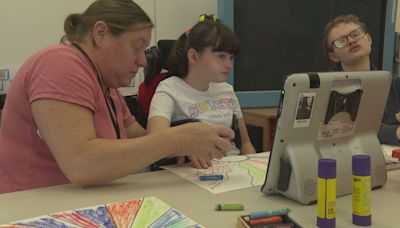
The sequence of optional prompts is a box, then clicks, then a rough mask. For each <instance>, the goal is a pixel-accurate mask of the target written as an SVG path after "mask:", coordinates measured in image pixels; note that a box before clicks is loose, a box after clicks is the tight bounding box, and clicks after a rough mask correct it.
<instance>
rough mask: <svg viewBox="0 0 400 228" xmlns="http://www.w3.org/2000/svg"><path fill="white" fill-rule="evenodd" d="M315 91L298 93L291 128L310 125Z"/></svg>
mask: <svg viewBox="0 0 400 228" xmlns="http://www.w3.org/2000/svg"><path fill="white" fill-rule="evenodd" d="M314 100H315V93H300V94H299V99H298V101H297V108H296V115H295V119H294V123H293V128H299V127H308V126H310V120H311V114H312V110H313V104H314Z"/></svg>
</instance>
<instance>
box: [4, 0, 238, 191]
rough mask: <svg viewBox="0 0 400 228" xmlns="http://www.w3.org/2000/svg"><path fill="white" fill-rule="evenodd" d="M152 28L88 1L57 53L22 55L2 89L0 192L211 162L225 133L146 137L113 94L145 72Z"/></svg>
mask: <svg viewBox="0 0 400 228" xmlns="http://www.w3.org/2000/svg"><path fill="white" fill-rule="evenodd" d="M152 28H153V24H152V22H151V20H150V18H149V17H148V16H147V15H146V13H145V12H144V11H143V10H142V9H141V8H140V7H139V6H138V5H137V4H135V3H134V2H133V1H131V0H97V1H95V2H93V3H92V4H91V5H90V6H89V7H88V9H87V10H86V11H85V12H84V13H82V14H71V15H69V16H68V17H67V18H66V20H65V22H64V30H65V35H64V37H63V38H62V44H60V45H54V46H51V47H48V48H46V49H44V50H41V51H39V52H38V53H36V54H34V55H33V56H31V57H30V58H29V59H28V60H27V61H26V62H25V63H24V64H23V65H22V66H21V68H20V69H19V71H18V73H17V74H16V76H15V78H14V80H13V82H12V85H11V87H10V89H9V92H8V95H7V99H6V103H5V106H4V109H3V113H2V117H1V118H2V119H1V125H0V126H1V130H0V183H1V184H0V193H5V192H12V191H18V190H25V189H32V188H38V187H44V186H50V185H58V184H65V183H73V184H78V185H93V184H98V183H103V182H108V181H112V180H115V179H118V178H120V177H123V176H126V175H129V174H131V173H133V172H135V171H136V170H139V169H141V168H143V167H146V166H147V165H149V164H151V163H153V162H155V161H157V160H160V159H161V158H163V157H167V156H176V155H196V156H198V157H201V158H203V159H204V160H208V161H209V160H211V159H212V158H220V157H222V156H223V153H224V152H225V151H228V150H230V149H231V144H230V142H229V139H231V138H233V132H232V131H231V130H230V129H229V128H227V127H210V126H209V125H207V124H202V123H190V124H185V125H182V126H179V127H173V128H170V129H167V130H165V131H160V132H157V133H155V134H151V135H145V130H144V129H143V128H142V127H141V126H140V125H139V124H138V123H137V122H136V121H135V118H134V117H133V116H132V115H131V114H130V112H129V109H128V107H127V105H126V104H125V102H124V99H123V97H122V96H121V95H120V94H119V92H118V90H117V89H118V88H119V87H122V86H127V85H129V84H130V83H131V81H132V79H133V78H134V77H135V75H136V73H137V71H138V69H139V67H142V66H144V65H146V59H145V55H144V50H145V48H146V47H147V46H148V45H149V42H150V39H151V30H152Z"/></svg>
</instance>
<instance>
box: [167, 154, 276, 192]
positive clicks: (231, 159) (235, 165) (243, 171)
mask: <svg viewBox="0 0 400 228" xmlns="http://www.w3.org/2000/svg"><path fill="white" fill-rule="evenodd" d="M268 158H269V152H264V153H257V154H251V155H237V156H227V157H224V158H222V159H220V160H213V161H212V167H210V168H208V169H195V168H192V167H190V164H189V163H188V164H186V165H185V166H178V165H169V166H163V167H162V168H163V169H166V170H169V171H170V172H173V173H175V174H176V175H178V176H181V177H183V178H185V179H187V180H189V181H190V182H192V183H195V184H197V185H198V186H200V187H202V188H204V189H207V190H208V191H210V192H212V193H221V192H227V191H232V190H236V189H242V188H249V187H254V186H261V185H262V184H263V183H264V180H265V174H266V172H267V164H268ZM204 175H223V176H224V178H223V179H222V180H209V181H200V179H199V176H204Z"/></svg>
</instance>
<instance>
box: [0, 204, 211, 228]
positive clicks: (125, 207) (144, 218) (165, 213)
mask: <svg viewBox="0 0 400 228" xmlns="http://www.w3.org/2000/svg"><path fill="white" fill-rule="evenodd" d="M0 227H1V228H5V227H7V228H22V227H55V228H69V227H85V228H98V227H104V228H125V227H126V228H128V227H149V228H158V227H174V228H181V227H203V226H201V225H200V224H198V223H196V222H195V221H193V220H192V219H190V218H188V217H187V216H185V215H184V214H183V213H181V212H179V211H178V210H176V209H174V208H172V207H171V206H170V205H168V204H166V203H164V202H163V201H161V200H160V199H158V198H156V197H147V198H141V199H133V200H128V201H123V202H116V203H109V204H104V205H97V206H93V207H88V208H80V209H75V210H71V211H63V212H56V213H52V214H49V215H44V216H40V217H35V218H30V219H25V220H20V221H16V222H12V223H10V224H4V225H0Z"/></svg>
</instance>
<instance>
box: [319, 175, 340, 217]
mask: <svg viewBox="0 0 400 228" xmlns="http://www.w3.org/2000/svg"><path fill="white" fill-rule="evenodd" d="M317 216H318V217H320V218H327V219H334V218H335V217H336V179H324V178H320V177H318V211H317Z"/></svg>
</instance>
